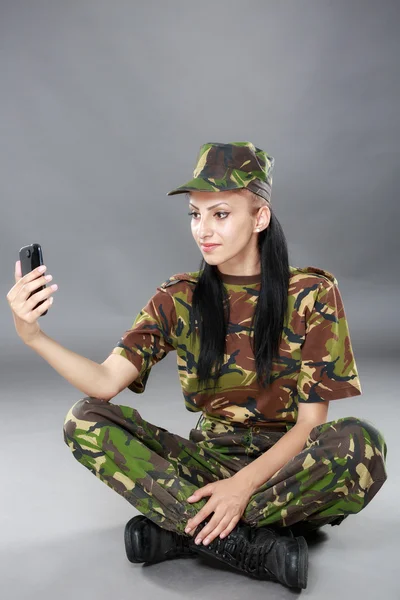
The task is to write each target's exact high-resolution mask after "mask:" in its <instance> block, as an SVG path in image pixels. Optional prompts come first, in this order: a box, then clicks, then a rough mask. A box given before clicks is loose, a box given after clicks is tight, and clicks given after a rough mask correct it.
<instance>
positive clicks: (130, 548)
mask: <svg viewBox="0 0 400 600" xmlns="http://www.w3.org/2000/svg"><path fill="white" fill-rule="evenodd" d="M124 539H125V550H126V555H127V557H128V560H130V562H132V563H144V562H146V563H158V562H161V561H163V560H168V559H170V558H185V557H189V556H192V557H195V556H196V552H193V551H192V550H191V548H190V547H189V537H187V536H186V535H181V534H179V533H177V532H175V531H169V530H167V529H163V528H162V527H160V526H159V525H157V524H156V523H153V521H151V520H150V519H149V518H148V517H146V516H145V515H138V516H136V517H132V519H130V521H128V523H127V524H126V525H125V533H124Z"/></svg>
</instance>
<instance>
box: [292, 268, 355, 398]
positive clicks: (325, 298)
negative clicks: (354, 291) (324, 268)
mask: <svg viewBox="0 0 400 600" xmlns="http://www.w3.org/2000/svg"><path fill="white" fill-rule="evenodd" d="M297 390H298V400H299V402H322V401H324V400H337V399H339V398H347V397H349V396H359V395H360V394H361V393H362V390H361V384H360V380H359V376H358V372H357V366H356V362H355V358H354V354H353V348H352V344H351V340H350V332H349V327H348V323H347V319H346V314H345V310H344V306H343V301H342V297H341V294H340V291H339V288H338V286H337V282H336V283H333V282H332V281H327V280H324V281H322V282H321V283H320V285H319V286H318V292H317V296H316V299H315V303H314V306H313V309H312V311H311V312H310V313H309V315H308V317H307V318H306V334H305V340H304V343H303V345H302V346H301V370H300V374H299V378H298V382H297Z"/></svg>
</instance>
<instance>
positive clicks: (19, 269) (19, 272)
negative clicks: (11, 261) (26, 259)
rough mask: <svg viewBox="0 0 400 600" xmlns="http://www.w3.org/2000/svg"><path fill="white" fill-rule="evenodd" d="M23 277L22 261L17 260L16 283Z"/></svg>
mask: <svg viewBox="0 0 400 600" xmlns="http://www.w3.org/2000/svg"><path fill="white" fill-rule="evenodd" d="M21 277H22V271H21V261H20V260H17V261H16V263H15V281H16V282H17V281H19V280H20V279H21Z"/></svg>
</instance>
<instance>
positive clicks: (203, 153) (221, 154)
mask: <svg viewBox="0 0 400 600" xmlns="http://www.w3.org/2000/svg"><path fill="white" fill-rule="evenodd" d="M274 163H275V159H274V158H273V157H272V156H269V154H267V153H266V152H264V150H261V149H260V148H256V146H254V144H252V143H251V142H232V143H229V144H220V143H217V142H209V143H207V144H203V145H202V146H201V147H200V151H199V154H198V156H197V163H196V166H195V169H194V171H193V179H191V180H190V181H188V182H187V183H185V184H184V185H181V186H180V187H177V188H175V189H174V190H171V191H170V192H168V193H167V196H173V195H174V194H183V193H185V192H192V191H198V192H224V191H226V190H233V189H238V188H247V189H248V190H251V191H252V192H254V193H255V194H258V195H259V196H262V197H263V198H265V199H266V200H268V201H270V200H271V187H272V176H271V172H272V169H273V166H274Z"/></svg>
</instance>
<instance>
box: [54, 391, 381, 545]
mask: <svg viewBox="0 0 400 600" xmlns="http://www.w3.org/2000/svg"><path fill="white" fill-rule="evenodd" d="M63 431H64V440H65V443H66V444H67V445H68V447H69V448H70V450H71V451H72V453H73V456H74V457H75V458H76V460H77V461H78V462H80V463H81V464H82V465H83V466H85V467H86V468H87V469H89V470H90V471H91V472H92V473H93V474H94V475H95V476H96V477H98V478H99V479H100V480H101V481H103V482H104V483H105V484H106V485H107V486H109V487H110V488H111V489H113V490H114V491H116V492H117V493H118V494H120V495H121V496H122V497H123V498H125V499H126V500H127V501H128V502H129V503H130V504H131V505H132V506H134V507H135V508H136V509H137V510H138V511H139V512H140V513H142V514H144V515H146V516H147V517H148V518H149V519H151V520H152V521H153V522H154V523H156V524H157V525H159V526H160V527H163V528H164V529H168V530H170V531H176V532H178V533H180V534H183V535H187V534H185V533H184V528H185V526H186V524H187V521H188V519H189V518H192V517H194V516H195V515H196V514H197V513H198V512H199V511H200V509H201V508H202V507H203V506H204V505H205V504H206V503H207V502H208V498H202V499H200V500H199V501H198V502H196V503H192V504H191V503H189V502H187V500H186V499H187V498H188V497H189V496H190V495H192V494H193V493H194V492H195V491H196V490H197V489H198V488H200V487H203V486H205V485H206V484H207V483H210V482H214V481H217V480H219V479H225V478H227V477H231V476H232V475H234V474H235V473H237V471H239V470H240V469H241V468H242V467H244V466H246V465H248V464H249V463H250V462H251V461H252V460H254V459H256V458H257V457H258V456H260V455H261V454H262V453H264V452H266V451H267V450H268V449H269V448H270V447H272V446H273V445H274V444H275V443H276V442H277V441H278V440H279V439H280V438H281V437H282V436H283V435H284V432H278V431H269V430H268V429H267V428H265V427H258V426H250V427H247V426H244V425H235V426H232V425H231V424H225V425H224V424H222V423H216V422H215V421H209V420H208V419H207V418H203V417H202V418H201V419H200V422H199V423H198V424H197V426H196V427H195V428H194V429H191V430H190V433H189V439H185V438H183V437H181V436H179V435H177V434H173V433H170V432H168V431H167V430H166V429H163V428H162V427H159V426H156V425H153V424H151V423H149V422H147V421H145V420H144V419H142V417H141V416H140V414H139V413H138V411H137V410H135V409H134V408H131V407H129V406H121V405H116V404H113V403H111V402H105V401H103V400H101V399H99V398H92V397H85V398H82V399H80V400H79V401H78V402H76V403H75V404H74V405H73V406H72V407H71V408H70V410H69V411H68V413H67V415H66V417H65V422H64V429H63ZM386 455H387V446H386V442H385V440H384V438H383V435H382V433H381V432H380V431H379V430H378V429H376V427H375V426H374V425H373V424H372V423H370V422H369V421H366V420H361V419H358V418H356V417H345V418H341V419H337V420H335V421H330V422H327V423H323V424H321V425H318V426H316V427H314V428H313V429H312V430H311V432H310V435H309V436H308V439H307V440H306V442H305V444H304V447H303V449H302V450H301V452H299V454H297V455H296V456H294V457H293V458H292V459H290V460H289V461H288V462H287V463H286V464H285V465H284V466H283V467H282V468H281V469H279V470H278V471H277V472H276V473H275V474H273V475H272V477H271V478H270V479H269V481H267V482H266V483H265V484H263V485H262V486H260V487H259V488H258V489H257V490H256V491H255V493H254V494H253V495H252V497H251V498H250V501H249V503H248V505H247V507H246V510H245V512H244V514H243V516H242V521H243V522H245V523H246V524H248V525H250V526H254V527H261V526H263V525H270V526H271V525H273V526H277V527H288V526H291V525H293V524H295V523H299V522H301V521H303V522H304V521H307V522H308V523H314V524H316V525H318V526H322V525H325V524H327V523H330V524H331V525H334V524H335V525H336V524H339V523H340V522H341V521H342V520H343V519H345V518H347V516H348V515H350V514H355V513H358V512H360V511H361V510H363V509H364V508H365V507H366V506H367V505H368V504H369V502H370V501H371V500H372V498H373V497H374V496H375V495H376V493H377V492H378V491H379V489H380V488H381V486H382V485H383V483H384V481H385V480H386V478H387V474H386V468H385V460H386Z"/></svg>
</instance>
